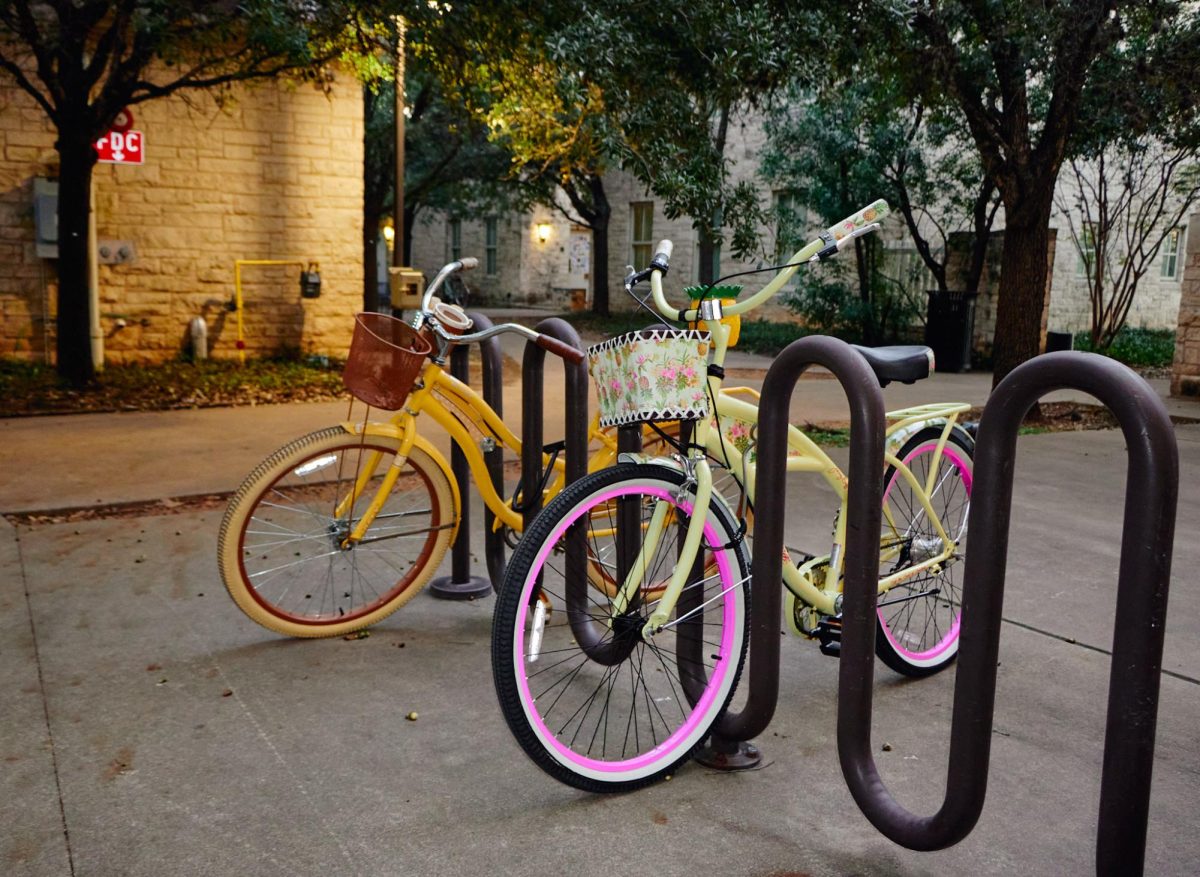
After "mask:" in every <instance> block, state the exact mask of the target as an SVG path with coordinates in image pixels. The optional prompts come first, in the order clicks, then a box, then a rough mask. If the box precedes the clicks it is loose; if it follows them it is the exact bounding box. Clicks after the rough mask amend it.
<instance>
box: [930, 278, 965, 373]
mask: <svg viewBox="0 0 1200 877" xmlns="http://www.w3.org/2000/svg"><path fill="white" fill-rule="evenodd" d="M977 296H978V293H975V292H959V291H956V290H951V291H949V292H944V293H943V292H938V291H937V290H930V292H929V311H928V313H927V315H926V320H925V344H926V346H928V347H930V348H932V349H933V355H934V358H935V359H936V360H937V370H938V371H940V372H965V371H970V370H971V341H972V339H973V338H974V336H975V299H976V297H977Z"/></svg>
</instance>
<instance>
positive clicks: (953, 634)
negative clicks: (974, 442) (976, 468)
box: [876, 442, 971, 663]
mask: <svg viewBox="0 0 1200 877" xmlns="http://www.w3.org/2000/svg"><path fill="white" fill-rule="evenodd" d="M936 447H937V442H928V443H927V444H923V445H921V446H920V447H919V448H915V449H914V450H913V452H912V453H911V454H909V455H908V459H906V460H905V461H904V462H905V463H906V464H907V463H908V461H909V460H911V459H913V457H915V456H917V455H918V454H923V453H925V451H928V450H930V449H932V448H936ZM942 456H944V457H945V458H946V459H947V460H949V461H950V462H951V463H952V464H953V465H954V466H955V468H957V469H958V474H959V477H960V478H962V482H963V486H964V487H966V488H967V496H970V495H971V470H970V469H968V468H967V464H966V462H965V461H964V460H963V458H962V457H960V456H959V455H958V453H957V452H956V451H955V450H954V448H952V447H951V446H950V445H946V447H945V448H943V449H942ZM899 477H900V473H899V472H895V473H893V474H892V480H891V481H889V482H888V486H887V490H886V491H885V492H884V494H883V498H884V501H885V502H886V501H887V498H888V497H889V496H890V495H891V493H892V486H893V485H894V484H895V483H896V479H897V478H899ZM876 614H877V615H878V616H879V620H880V622H883V613H882V612H881V611H880V610H876ZM879 626H880V627H882V628H883V635H884V636H886V637H887V638H888V642H890V643H891V644H892V648H894V649H895V650H896V651H897V652H899V653H900V654H902V655H904V656H905V657H906V658H908V659H909V660H910V661H913V662H914V663H921V662H929V661H933V660H935V659H936V658H938V657H939V656H940V655H941V654H942V653H943V652H945V651H946V649H948V648H950V647H951V646H953V645H954V644H955V643H957V642H958V627H959V616H958V615H955V616H954V624H953V625H951V627H950V630H948V631H947V632H946V635H945V636H943V637H942V639H941V642H939V643H938V644H937V646H936V647H934V648H932V649H929V650H928V651H924V652H912V651H909V650H908V649H906V648H905V647H904V646H902V645H901V644H900V643H898V642H897V641H896V638H895V637H894V636H892V631H891V629H890V628H889V627H888V626H887V624H886V623H881V624H880V625H879Z"/></svg>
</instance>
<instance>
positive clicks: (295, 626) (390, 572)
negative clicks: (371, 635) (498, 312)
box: [218, 259, 617, 637]
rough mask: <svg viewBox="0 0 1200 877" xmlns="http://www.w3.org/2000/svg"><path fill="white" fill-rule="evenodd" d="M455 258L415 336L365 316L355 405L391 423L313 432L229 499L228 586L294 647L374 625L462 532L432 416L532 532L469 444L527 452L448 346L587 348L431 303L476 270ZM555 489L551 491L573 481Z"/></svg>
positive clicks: (353, 357)
mask: <svg viewBox="0 0 1200 877" xmlns="http://www.w3.org/2000/svg"><path fill="white" fill-rule="evenodd" d="M475 264H476V260H475V259H463V260H460V261H455V262H451V263H450V264H449V265H447V266H445V267H444V268H442V270H441V271H440V272H439V273H438V275H437V277H436V278H434V281H433V282H432V283H431V284H430V285H429V288H428V290H427V291H426V294H425V296H424V299H423V301H422V304H421V307H420V309H419V310H418V312H417V316H416V317H415V319H414V321H413V325H412V326H409V325H408V324H406V323H404V322H403V321H401V320H397V319H395V318H393V317H389V316H384V315H381V314H359V315H358V317H357V323H356V326H355V339H354V342H353V344H352V347H351V353H350V357H349V359H348V361H347V364H346V373H345V382H346V384H347V386H348V387H349V388H350V389H351V392H352V393H354V395H355V396H357V397H358V398H359V399H362V400H363V401H367V402H369V404H371V405H374V406H375V407H379V408H383V409H386V410H394V411H395V412H396V413H395V414H394V415H393V416H392V417H391V418H390V419H389V420H387V421H386V422H376V421H371V422H366V423H362V422H354V423H351V422H346V423H342V424H339V425H337V426H332V427H329V428H326V429H322V430H319V431H317V432H314V433H311V434H309V435H306V436H304V437H302V438H299V439H296V440H295V441H292V442H290V443H288V444H287V445H285V446H283V447H282V448H280V449H279V450H277V451H275V452H274V453H273V454H271V455H270V456H269V457H267V459H265V460H264V461H263V462H262V463H260V464H259V465H258V466H257V467H256V468H255V469H254V471H253V472H251V473H250V475H249V476H248V477H247V478H246V480H245V481H244V482H243V483H242V485H241V487H240V488H239V489H238V491H237V493H236V494H235V495H234V497H233V499H232V500H231V501H230V504H229V507H228V509H227V510H226V512H225V517H224V519H223V520H222V522H221V531H220V536H219V540H218V560H219V564H220V569H221V576H222V578H223V580H224V582H225V586H226V588H227V589H228V590H229V593H230V595H231V596H232V597H233V599H234V601H235V602H236V603H237V605H238V606H239V607H240V608H241V609H242V611H244V612H245V613H246V614H247V615H249V616H250V617H251V618H252V619H254V620H255V621H256V622H258V623H259V624H261V625H263V626H264V627H267V628H269V629H271V630H273V631H276V632H278V633H282V634H287V635H289V636H298V637H322V636H337V635H339V634H345V633H348V632H352V631H355V630H359V629H361V628H364V627H368V626H370V625H372V624H375V623H376V622H378V621H379V620H381V619H383V618H385V617H386V616H388V615H390V614H391V613H392V612H395V611H396V610H397V609H399V608H400V607H401V606H403V605H404V604H405V603H406V602H408V600H410V599H411V598H412V597H413V596H414V595H415V594H416V593H417V592H418V591H420V589H421V588H422V587H423V586H424V585H425V584H426V583H427V582H428V581H429V580H430V579H431V578H432V577H433V574H434V572H435V571H436V570H437V568H438V564H439V563H441V561H442V558H443V556H444V555H445V553H446V550H447V549H448V548H449V547H450V545H452V544H453V542H454V539H455V536H456V535H457V532H458V525H459V520H460V513H459V510H460V508H461V506H462V503H463V502H464V498H463V497H462V496H460V495H459V491H458V485H457V483H456V482H455V480H454V478H453V476H452V474H451V470H450V467H449V465H448V464H447V462H446V460H445V458H444V457H443V456H442V454H441V453H440V452H439V451H438V450H437V449H436V448H435V447H434V446H433V444H432V443H431V442H430V441H429V440H428V439H427V438H425V437H424V436H422V435H421V434H420V433H419V432H418V429H417V423H418V420H417V419H418V417H420V416H421V415H426V416H428V417H429V418H431V419H432V420H433V421H434V422H435V423H437V424H438V425H439V426H441V427H442V428H443V429H444V430H445V431H446V432H447V433H449V435H450V437H451V439H452V440H453V441H454V442H456V443H457V444H458V446H459V447H460V448H462V450H463V453H464V454H465V456H466V459H467V462H468V464H469V466H470V471H471V474H472V476H473V480H474V482H475V484H476V486H477V488H478V490H479V492H480V494H481V496H482V498H483V501H484V502H485V503H486V504H487V507H488V508H489V509H490V510H491V511H492V512H493V514H494V515H495V516H496V518H497V523H498V525H502V526H504V527H508V528H511V529H512V530H515V531H520V530H521V529H522V524H523V522H522V516H521V514H520V512H519V511H517V510H514V508H513V506H512V502H511V500H510V501H508V502H506V501H505V500H503V499H502V498H501V497H500V496H499V494H498V493H497V492H496V490H495V489H494V488H493V486H492V482H491V479H490V478H489V477H488V471H487V467H486V464H485V460H484V456H483V452H482V451H481V450H480V447H479V445H478V443H477V442H476V441H475V438H474V437H473V433H472V430H473V431H474V433H477V434H478V435H481V436H483V437H485V440H486V441H488V442H489V443H490V442H494V443H495V444H497V445H501V446H503V447H504V448H506V449H507V450H509V451H512V452H513V453H515V454H517V455H520V452H521V441H520V439H519V438H517V436H516V435H514V434H513V432H512V431H511V430H510V429H509V428H508V427H507V426H506V425H505V424H504V421H503V420H502V419H501V417H500V416H499V415H497V414H496V412H495V411H494V410H493V409H492V408H491V406H489V405H488V404H487V403H486V402H485V401H484V399H483V398H482V397H481V396H480V395H479V394H477V393H476V392H475V391H474V390H472V389H471V388H470V387H468V386H467V385H465V384H464V383H462V382H461V381H459V380H457V379H456V378H454V377H453V376H452V375H450V374H449V373H448V372H446V371H445V369H444V367H445V364H446V361H447V356H448V353H449V350H450V348H451V347H452V346H453V345H455V344H470V343H474V342H479V341H483V340H485V339H487V338H491V337H493V336H495V335H498V334H500V333H502V332H515V333H517V334H519V335H521V336H523V337H525V338H526V339H528V340H530V341H533V342H535V343H536V344H538V345H539V346H541V347H543V348H544V349H546V350H548V351H550V352H552V353H555V354H557V355H559V356H562V357H564V358H567V359H570V360H572V361H574V362H581V361H582V358H583V353H582V351H579V350H576V349H575V348H574V347H571V346H570V345H568V344H564V343H563V342H561V341H558V340H557V339H554V338H550V337H548V336H545V335H541V334H539V333H537V332H534V331H533V330H532V329H528V328H526V327H525V326H520V325H517V324H515V323H507V324H500V325H497V326H494V327H492V328H489V329H486V330H484V331H482V332H477V333H475V334H465V333H466V332H467V331H468V330H469V329H470V328H471V322H470V319H469V318H468V317H467V316H466V315H465V314H464V313H463V311H462V310H461V308H459V307H457V306H455V305H449V304H446V303H444V302H440V301H438V300H437V299H436V298H435V297H434V294H435V293H436V292H437V290H438V289H439V287H441V286H442V284H443V283H444V282H445V281H446V280H447V278H449V277H451V276H452V275H454V274H456V273H457V272H459V271H461V270H463V269H464V268H473V267H474V266H475ZM591 438H592V439H594V440H595V441H594V443H593V444H594V445H596V446H597V449H596V451H595V452H594V454H593V456H592V458H591V460H590V461H589V468H590V469H598V468H603V467H607V466H609V465H611V464H612V463H613V462H614V461H615V459H616V454H617V446H616V438H615V435H614V434H613V433H612V431H608V432H601V431H599V430H597V429H596V428H595V422H594V421H593V430H592V435H591ZM555 468H556V469H557V470H558V477H557V479H556V480H554V481H553V482H551V483H550V484H549V485H548V486H547V490H546V493H547V496H550V495H553V494H554V493H555V492H557V490H559V489H560V488H561V486H562V484H563V482H564V477H563V475H562V469H563V462H562V461H561V460H558V461H557V462H556V463H555Z"/></svg>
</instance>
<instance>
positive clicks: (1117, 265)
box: [1055, 140, 1200, 350]
mask: <svg viewBox="0 0 1200 877" xmlns="http://www.w3.org/2000/svg"><path fill="white" fill-rule="evenodd" d="M1198 151H1200V149H1198V147H1196V146H1171V145H1167V144H1164V143H1162V142H1161V141H1157V140H1150V141H1146V142H1142V143H1132V144H1129V143H1108V144H1104V145H1102V146H1101V147H1100V148H1099V149H1098V150H1096V151H1095V153H1094V154H1093V155H1092V157H1090V158H1077V159H1072V160H1071V161H1070V162H1069V163H1068V166H1069V168H1070V176H1069V177H1068V180H1069V181H1070V183H1071V184H1072V185H1071V186H1070V187H1069V188H1070V190H1071V191H1066V190H1064V191H1063V192H1061V193H1060V194H1059V195H1057V196H1056V198H1055V201H1056V205H1057V206H1058V209H1059V210H1061V211H1062V213H1063V215H1064V216H1065V217H1066V222H1067V228H1068V230H1069V231H1070V234H1071V240H1072V242H1073V243H1074V244H1075V247H1076V249H1077V250H1078V251H1079V254H1080V257H1081V259H1082V261H1083V266H1084V269H1085V272H1086V275H1087V283H1088V297H1089V299H1090V301H1091V341H1092V347H1093V348H1094V349H1096V350H1105V349H1107V348H1108V347H1109V345H1111V344H1112V342H1113V339H1114V338H1115V337H1116V335H1117V333H1118V332H1119V331H1120V330H1121V327H1123V326H1124V325H1125V322H1126V320H1127V319H1128V318H1129V310H1130V308H1131V307H1132V306H1133V300H1134V297H1135V296H1136V294H1137V291H1138V285H1139V283H1140V282H1141V280H1142V278H1143V277H1144V276H1145V275H1146V273H1147V272H1148V271H1149V270H1150V269H1151V268H1152V267H1153V266H1154V264H1155V263H1156V262H1157V260H1158V256H1159V253H1160V252H1161V250H1162V246H1163V242H1164V241H1166V239H1167V237H1168V235H1170V234H1171V232H1172V230H1174V229H1175V228H1176V227H1177V226H1178V225H1179V224H1180V221H1181V220H1182V219H1183V217H1184V216H1186V215H1187V212H1188V210H1189V209H1190V208H1191V206H1192V205H1193V204H1195V203H1196V200H1197V197H1200V164H1197V161H1196V158H1197V152H1198Z"/></svg>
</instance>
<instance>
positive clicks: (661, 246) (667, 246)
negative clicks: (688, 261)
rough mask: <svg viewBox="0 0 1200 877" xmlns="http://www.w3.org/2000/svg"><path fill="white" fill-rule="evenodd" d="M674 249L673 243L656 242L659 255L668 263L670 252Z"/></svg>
mask: <svg viewBox="0 0 1200 877" xmlns="http://www.w3.org/2000/svg"><path fill="white" fill-rule="evenodd" d="M674 249H675V245H674V244H673V243H671V242H670V241H666V240H663V241H659V242H658V252H659V254H661V255H663V256H665V257H666V258H667V260H668V261H670V259H671V251H672V250H674Z"/></svg>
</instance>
